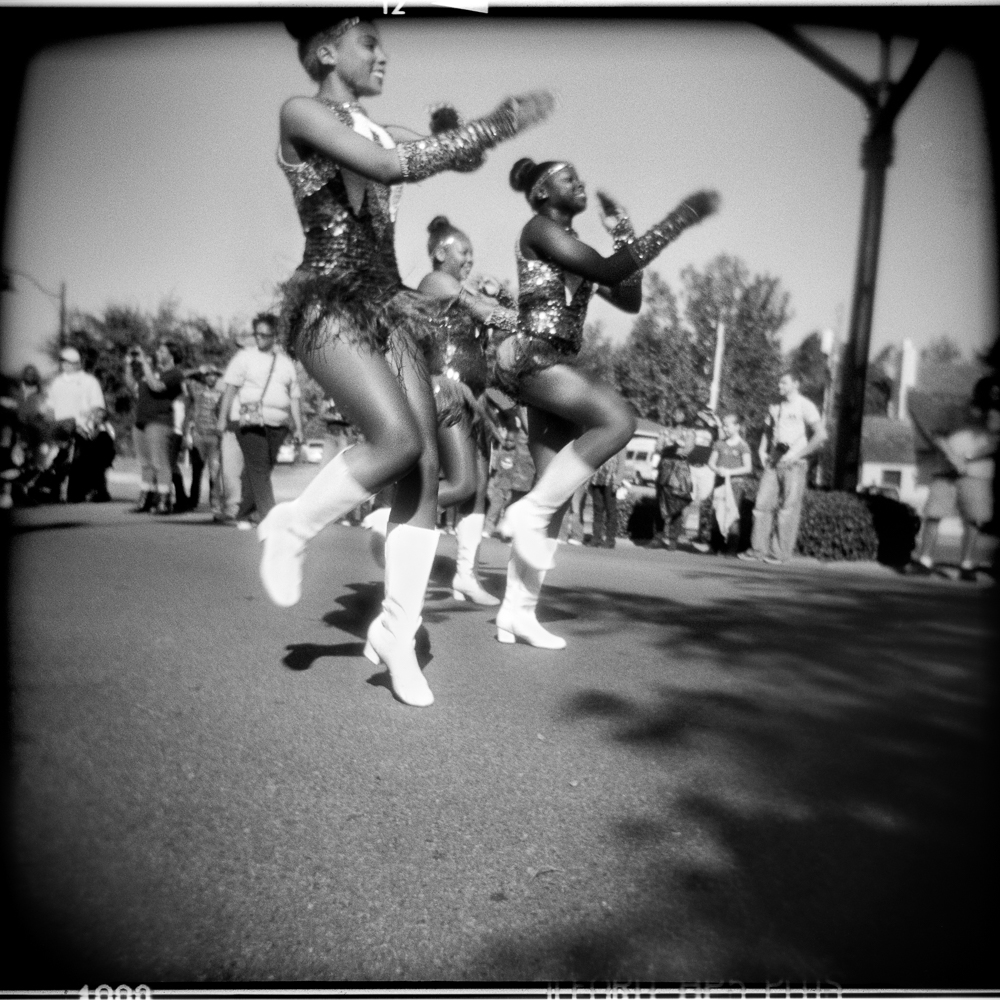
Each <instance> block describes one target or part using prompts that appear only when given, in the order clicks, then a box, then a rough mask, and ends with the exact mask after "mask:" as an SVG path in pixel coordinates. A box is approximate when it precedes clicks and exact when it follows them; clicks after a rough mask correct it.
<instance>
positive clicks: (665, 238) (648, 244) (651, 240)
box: [628, 201, 704, 267]
mask: <svg viewBox="0 0 1000 1000" xmlns="http://www.w3.org/2000/svg"><path fill="white" fill-rule="evenodd" d="M703 218H704V214H703V213H702V212H699V211H698V209H697V208H695V207H694V206H693V205H690V204H689V203H688V202H686V201H682V202H681V203H680V205H678V206H677V208H675V209H674V210H673V211H672V212H671V213H670V214H669V215H668V216H667V217H666V218H664V219H661V220H660V221H659V222H658V223H656V225H655V226H652V227H650V229H648V230H647V231H646V232H645V233H643V234H642V236H639V237H637V238H636V239H635V241H634V242H632V243H629V244H628V249H629V253H630V254H631V255H632V257H633V259H634V260H635V262H636V263H637V264H638V265H639V266H640V267H645V266H646V265H647V264H648V263H649V262H650V261H651V260H652V259H653V258H654V257H656V256H657V255H658V254H659V253H660V251H662V250H663V248H664V247H666V246H667V245H668V244H670V243H673V241H674V240H675V239H677V237H678V236H680V234H681V233H682V232H684V230H685V229H687V228H688V227H689V226H693V225H694V224H695V223H696V222H700V221H701V220H702V219H703Z"/></svg>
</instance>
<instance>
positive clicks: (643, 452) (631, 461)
mask: <svg viewBox="0 0 1000 1000" xmlns="http://www.w3.org/2000/svg"><path fill="white" fill-rule="evenodd" d="M659 464H660V456H659V453H658V452H657V450H656V438H653V437H645V436H640V435H638V434H637V435H636V436H635V437H634V438H632V440H631V441H629V443H628V446H627V447H626V449H625V473H626V475H627V476H628V478H629V479H631V480H632V482H634V483H637V484H638V485H639V486H642V485H643V484H644V483H649V484H655V483H656V467H657V466H658V465H659Z"/></svg>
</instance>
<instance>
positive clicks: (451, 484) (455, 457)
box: [437, 420, 477, 507]
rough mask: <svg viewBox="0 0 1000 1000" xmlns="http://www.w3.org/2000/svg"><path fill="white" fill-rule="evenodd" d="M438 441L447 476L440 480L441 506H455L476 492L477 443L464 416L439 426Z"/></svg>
mask: <svg viewBox="0 0 1000 1000" xmlns="http://www.w3.org/2000/svg"><path fill="white" fill-rule="evenodd" d="M437 445H438V451H439V453H440V456H441V470H442V471H443V472H444V478H443V479H442V480H440V482H439V483H438V506H440V507H454V506H455V505H456V504H461V503H465V502H466V501H469V500H474V499H475V496H476V486H477V481H476V446H475V443H474V442H473V440H472V436H471V434H470V433H469V426H468V424H467V423H466V422H465V421H464V420H461V421H459V422H458V423H457V424H452V426H451V427H439V428H438V430H437Z"/></svg>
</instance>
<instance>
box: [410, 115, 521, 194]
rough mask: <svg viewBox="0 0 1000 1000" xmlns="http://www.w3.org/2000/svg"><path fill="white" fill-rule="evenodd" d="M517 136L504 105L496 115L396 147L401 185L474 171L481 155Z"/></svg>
mask: <svg viewBox="0 0 1000 1000" xmlns="http://www.w3.org/2000/svg"><path fill="white" fill-rule="evenodd" d="M517 133H518V122H517V113H516V110H515V106H514V104H513V103H512V102H510V101H506V102H504V103H503V104H501V105H500V107H499V108H497V109H496V111H493V112H491V113H490V114H488V115H486V116H485V117H483V118H476V119H475V120H473V121H471V122H469V123H468V124H466V125H463V126H462V127H461V128H456V129H451V130H450V131H448V132H442V133H441V134H440V135H435V136H430V137H428V138H426V139H416V140H413V141H410V142H401V143H399V145H398V146H396V152H397V154H398V156H399V164H400V167H401V169H402V174H403V180H404V181H422V180H424V179H425V178H427V177H433V176H434V174H439V173H441V172H442V171H443V170H459V171H467V170H474V169H475V168H476V167H477V166H479V165H480V164H481V163H482V161H483V153H485V152H486V150H488V149H492V148H493V147H494V146H496V145H498V144H499V143H501V142H504V141H505V140H506V139H512V138H513V137H514V136H515V135H517Z"/></svg>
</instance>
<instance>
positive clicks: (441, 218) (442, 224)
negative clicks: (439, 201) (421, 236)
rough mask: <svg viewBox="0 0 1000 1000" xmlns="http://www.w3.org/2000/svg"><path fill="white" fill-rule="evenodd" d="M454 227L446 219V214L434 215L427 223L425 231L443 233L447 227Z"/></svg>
mask: <svg viewBox="0 0 1000 1000" xmlns="http://www.w3.org/2000/svg"><path fill="white" fill-rule="evenodd" d="M452 228H454V227H453V226H452V224H451V223H450V222H449V221H448V216H447V215H435V216H434V218H433V219H431V221H430V222H429V223H428V224H427V232H429V233H431V234H432V235H433V234H434V233H443V232H445V231H446V230H448V229H452Z"/></svg>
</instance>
